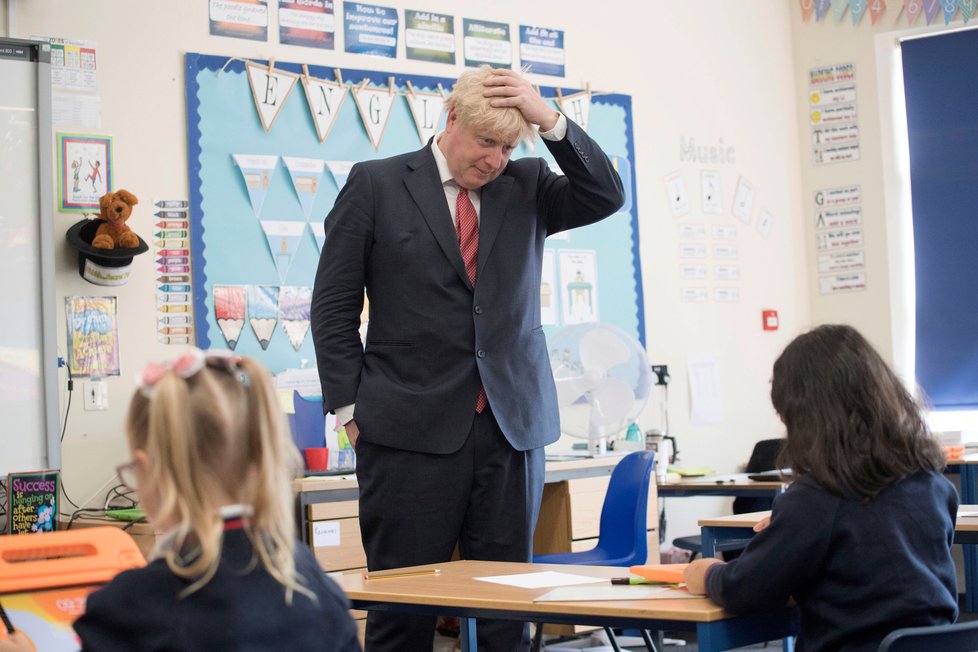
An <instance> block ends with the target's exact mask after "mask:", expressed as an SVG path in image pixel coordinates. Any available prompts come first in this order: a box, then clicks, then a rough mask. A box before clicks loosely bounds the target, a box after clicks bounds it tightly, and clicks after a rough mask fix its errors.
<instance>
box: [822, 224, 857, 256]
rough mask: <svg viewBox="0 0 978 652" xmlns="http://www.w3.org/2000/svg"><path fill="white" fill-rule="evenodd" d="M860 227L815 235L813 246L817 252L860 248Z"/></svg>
mask: <svg viewBox="0 0 978 652" xmlns="http://www.w3.org/2000/svg"><path fill="white" fill-rule="evenodd" d="M863 244H864V242H863V230H862V227H855V228H851V229H829V230H827V231H822V232H820V233H816V234H815V246H816V248H817V249H818V250H819V251H834V250H836V249H846V248H848V247H862V246H863Z"/></svg>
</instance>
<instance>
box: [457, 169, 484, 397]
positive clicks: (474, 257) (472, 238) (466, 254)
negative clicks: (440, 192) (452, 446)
mask: <svg viewBox="0 0 978 652" xmlns="http://www.w3.org/2000/svg"><path fill="white" fill-rule="evenodd" d="M455 231H456V233H457V234H458V248H459V249H460V250H461V251H462V260H463V261H465V271H466V273H468V275H469V280H470V281H472V287H475V268H476V264H477V263H478V261H479V217H478V215H476V214H475V206H473V205H472V201H471V200H470V199H469V191H468V190H466V189H465V188H459V189H458V198H457V199H456V200H455ZM488 404H489V399H488V398H487V397H486V390H485V389H484V388H483V387H482V385H479V398H477V399H476V401H475V411H476V413H477V414H481V413H482V411H483V410H485V409H486V406H487V405H488Z"/></svg>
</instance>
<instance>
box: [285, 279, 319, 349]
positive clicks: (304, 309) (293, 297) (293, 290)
mask: <svg viewBox="0 0 978 652" xmlns="http://www.w3.org/2000/svg"><path fill="white" fill-rule="evenodd" d="M311 307H312V288H308V287H283V288H282V289H281V290H280V291H279V295H278V316H279V319H281V320H282V328H283V329H285V334H286V335H287V336H288V338H289V343H290V344H292V348H293V349H295V350H296V351H298V350H299V349H300V348H301V347H302V341H303V340H304V339H305V338H306V333H307V332H308V331H309V319H310V317H309V315H310V311H311Z"/></svg>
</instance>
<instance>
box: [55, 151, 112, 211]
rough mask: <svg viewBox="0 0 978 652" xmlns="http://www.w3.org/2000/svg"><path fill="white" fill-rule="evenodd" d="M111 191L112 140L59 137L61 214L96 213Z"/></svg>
mask: <svg viewBox="0 0 978 652" xmlns="http://www.w3.org/2000/svg"><path fill="white" fill-rule="evenodd" d="M111 191H112V137H111V136H96V135H85V134H62V133H59V134H58V210H59V211H61V212H62V213H97V212H98V211H99V206H98V200H99V197H101V196H102V195H104V194H105V193H107V192H111Z"/></svg>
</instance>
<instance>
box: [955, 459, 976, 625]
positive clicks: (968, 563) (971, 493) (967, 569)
mask: <svg viewBox="0 0 978 652" xmlns="http://www.w3.org/2000/svg"><path fill="white" fill-rule="evenodd" d="M958 468H960V469H961V472H960V473H961V477H960V480H961V503H962V504H964V505H974V504H978V465H974V464H962V465H961V466H960V467H958ZM961 553H962V555H963V556H964V608H965V611H967V612H969V613H974V612H976V611H978V546H976V545H963V546H961Z"/></svg>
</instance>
